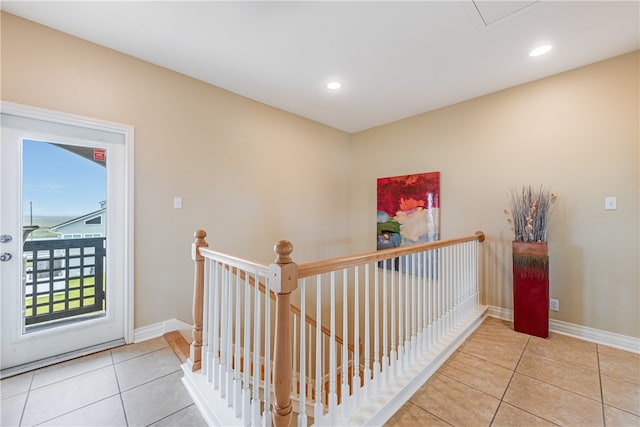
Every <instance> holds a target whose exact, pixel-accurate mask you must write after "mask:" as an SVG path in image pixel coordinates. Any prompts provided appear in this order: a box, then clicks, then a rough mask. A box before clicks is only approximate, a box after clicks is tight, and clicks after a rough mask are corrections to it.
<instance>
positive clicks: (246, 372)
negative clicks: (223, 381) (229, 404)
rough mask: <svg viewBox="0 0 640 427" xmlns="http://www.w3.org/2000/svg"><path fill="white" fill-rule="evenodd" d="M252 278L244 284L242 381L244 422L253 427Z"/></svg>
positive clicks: (255, 279)
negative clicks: (251, 387)
mask: <svg viewBox="0 0 640 427" xmlns="http://www.w3.org/2000/svg"><path fill="white" fill-rule="evenodd" d="M254 283H255V285H256V288H257V287H258V286H259V284H258V276H257V275H255V276H254ZM250 285H251V283H250V276H249V274H247V275H246V276H245V282H244V289H243V290H244V344H243V346H244V360H243V364H242V367H243V372H242V374H243V380H242V421H243V424H244V425H245V426H248V425H251V390H250V388H249V381H251V375H250V372H251V313H252V311H251V292H250V289H251V288H250Z"/></svg>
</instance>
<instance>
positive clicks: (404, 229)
mask: <svg viewBox="0 0 640 427" xmlns="http://www.w3.org/2000/svg"><path fill="white" fill-rule="evenodd" d="M377 222H378V225H377V227H378V231H377V240H378V241H377V248H378V250H381V249H388V248H394V247H398V246H404V245H411V244H415V243H423V242H432V241H434V240H439V239H440V172H427V173H420V174H414V175H404V176H394V177H389V178H378V215H377Z"/></svg>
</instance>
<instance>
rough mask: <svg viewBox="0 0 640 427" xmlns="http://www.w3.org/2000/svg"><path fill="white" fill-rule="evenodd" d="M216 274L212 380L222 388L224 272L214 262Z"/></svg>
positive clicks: (218, 387)
mask: <svg viewBox="0 0 640 427" xmlns="http://www.w3.org/2000/svg"><path fill="white" fill-rule="evenodd" d="M214 267H215V274H214V277H213V304H212V307H211V315H212V316H213V330H212V331H211V334H210V335H209V336H210V338H211V341H212V342H213V348H212V351H211V353H212V368H211V376H212V378H211V380H212V381H213V388H214V389H215V390H219V389H220V294H221V291H222V272H221V271H220V270H221V267H220V264H219V263H218V262H216V263H215V264H214Z"/></svg>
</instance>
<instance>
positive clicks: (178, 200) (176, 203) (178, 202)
mask: <svg viewBox="0 0 640 427" xmlns="http://www.w3.org/2000/svg"><path fill="white" fill-rule="evenodd" d="M173 208H174V209H182V197H174V198H173Z"/></svg>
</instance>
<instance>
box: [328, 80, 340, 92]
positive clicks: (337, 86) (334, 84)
mask: <svg viewBox="0 0 640 427" xmlns="http://www.w3.org/2000/svg"><path fill="white" fill-rule="evenodd" d="M341 87H342V83H340V82H336V81H333V82H329V83H327V89H331V90H338V89H340V88H341Z"/></svg>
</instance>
